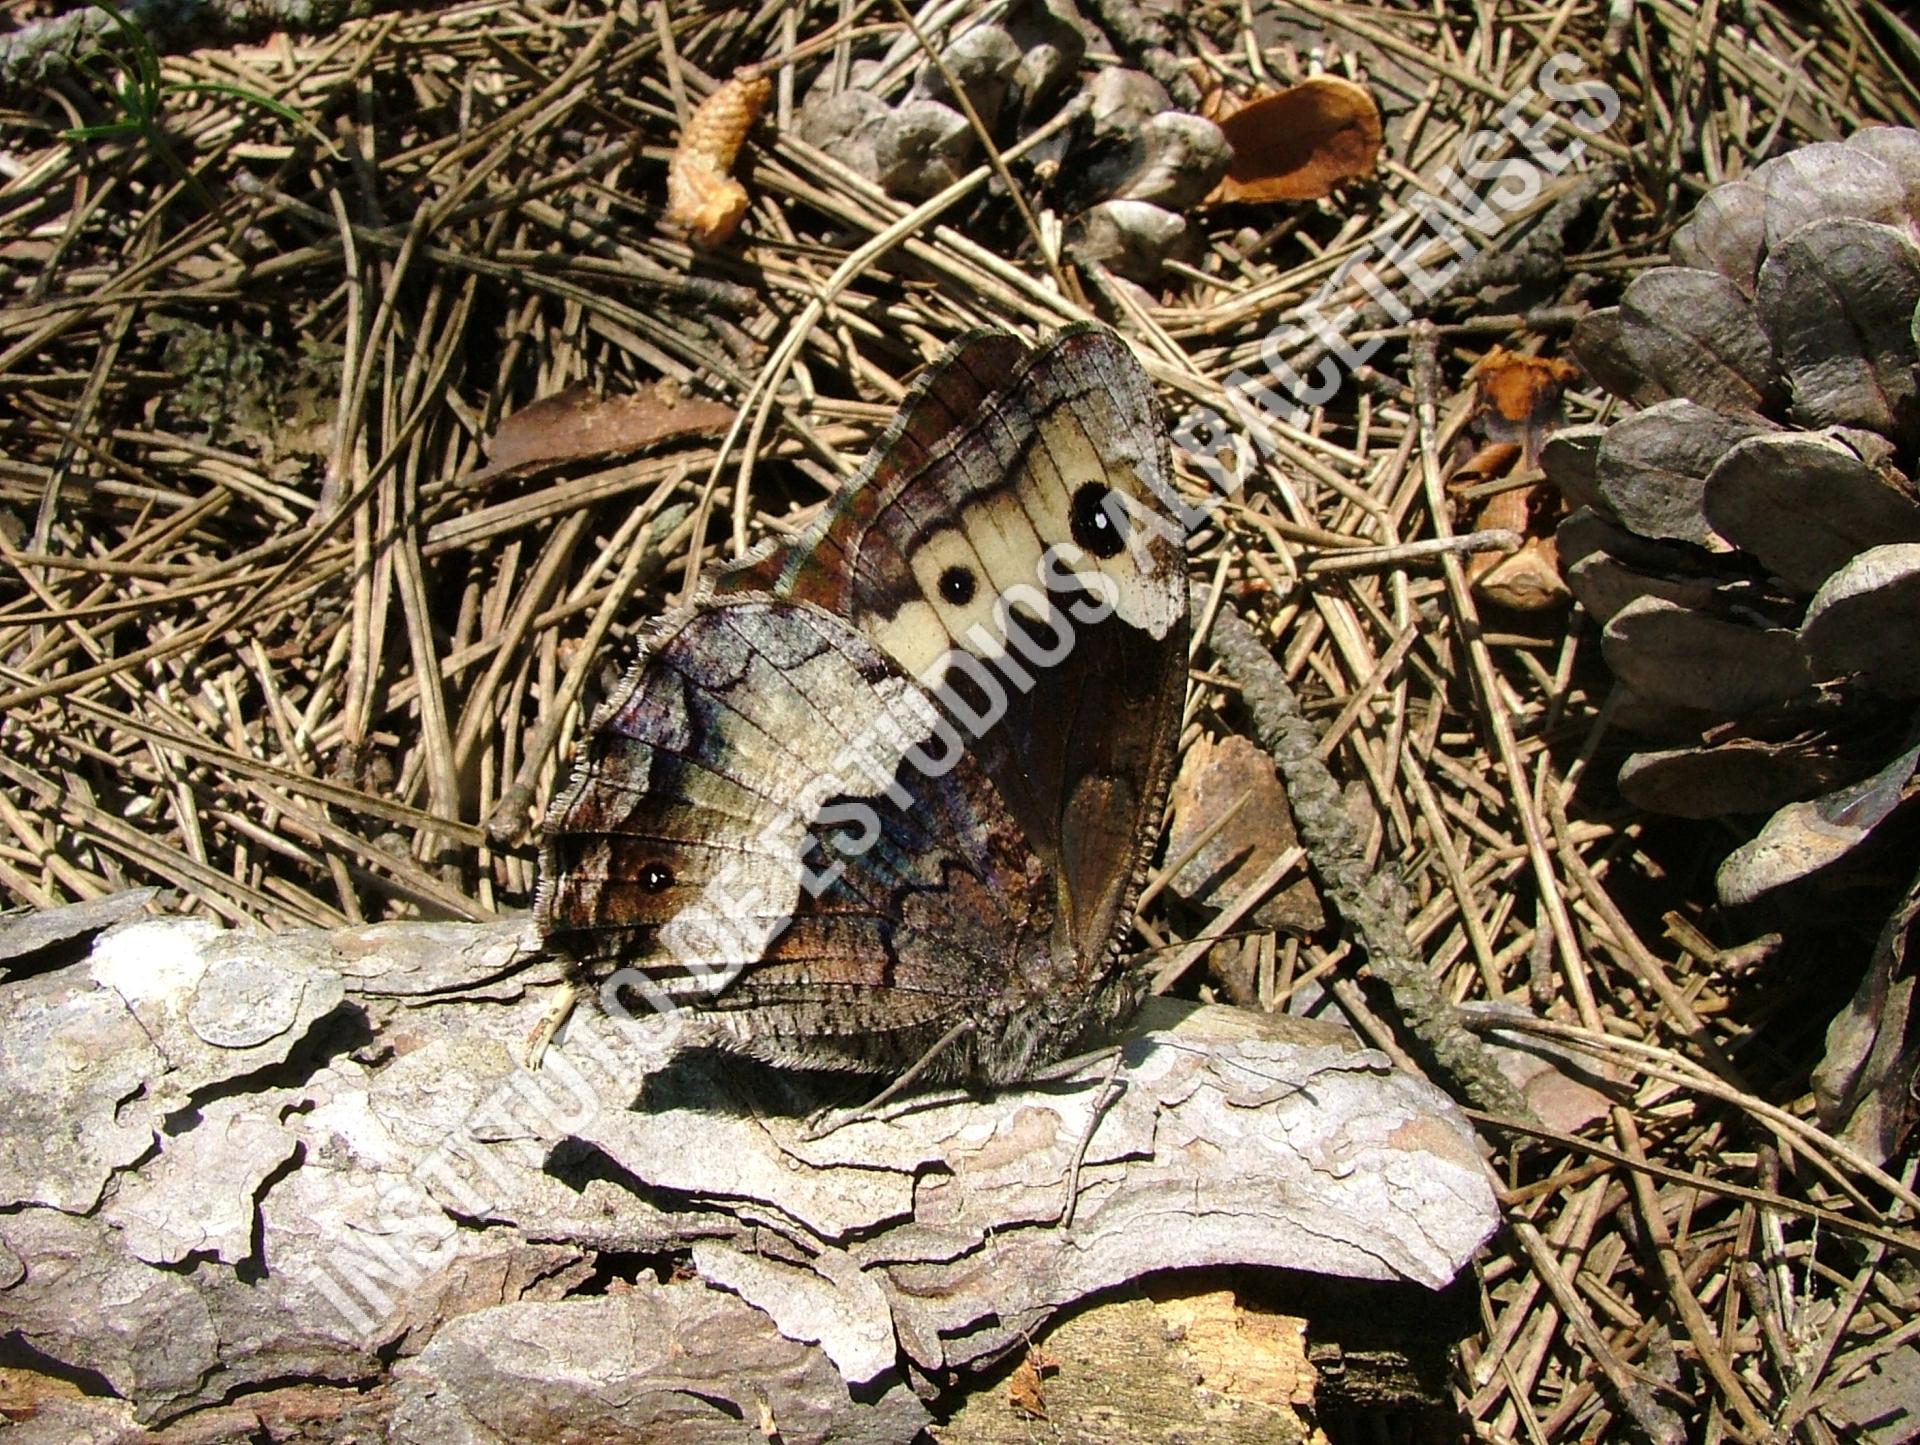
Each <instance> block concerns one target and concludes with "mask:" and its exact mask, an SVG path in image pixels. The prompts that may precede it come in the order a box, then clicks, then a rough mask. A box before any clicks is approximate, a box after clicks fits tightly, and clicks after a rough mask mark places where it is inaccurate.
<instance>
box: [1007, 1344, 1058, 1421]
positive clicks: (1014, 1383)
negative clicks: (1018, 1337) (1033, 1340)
mask: <svg viewBox="0 0 1920 1445" xmlns="http://www.w3.org/2000/svg"><path fill="white" fill-rule="evenodd" d="M1059 1368H1060V1364H1059V1362H1058V1361H1057V1360H1055V1359H1054V1358H1053V1357H1052V1356H1050V1355H1048V1354H1047V1353H1046V1352H1045V1351H1044V1350H1037V1349H1033V1348H1031V1347H1029V1349H1028V1350H1027V1356H1026V1358H1025V1359H1023V1360H1022V1361H1021V1362H1020V1363H1019V1364H1017V1365H1015V1366H1014V1367H1013V1373H1012V1374H1011V1375H1009V1376H1008V1377H1007V1403H1008V1404H1009V1405H1011V1406H1012V1407H1013V1408H1014V1409H1015V1410H1017V1411H1018V1412H1019V1413H1020V1414H1022V1415H1026V1416H1028V1417H1029V1418H1031V1419H1035V1420H1044V1419H1046V1418H1047V1396H1046V1391H1045V1390H1044V1389H1043V1388H1042V1386H1041V1383H1040V1382H1041V1380H1042V1379H1043V1378H1044V1377H1045V1376H1047V1375H1051V1374H1053V1373H1054V1372H1055V1371H1057V1370H1058V1369H1059Z"/></svg>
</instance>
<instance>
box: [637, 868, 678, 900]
mask: <svg viewBox="0 0 1920 1445" xmlns="http://www.w3.org/2000/svg"><path fill="white" fill-rule="evenodd" d="M640 886H641V887H642V888H644V889H646V890H647V892H649V893H664V892H666V891H667V889H669V888H671V887H673V870H672V869H671V868H669V867H667V865H666V864H664V863H649V864H647V866H646V867H644V868H642V869H641V870H640Z"/></svg>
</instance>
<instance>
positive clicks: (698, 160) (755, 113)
mask: <svg viewBox="0 0 1920 1445" xmlns="http://www.w3.org/2000/svg"><path fill="white" fill-rule="evenodd" d="M772 94H773V82H772V81H770V80H768V79H767V78H766V77H765V76H763V75H760V74H758V73H757V72H755V71H751V70H745V71H741V72H740V73H739V74H737V75H735V76H734V77H733V79H731V80H729V81H727V82H726V84H724V85H722V86H721V87H720V88H719V89H718V90H716V91H714V93H713V94H712V95H710V96H708V97H707V98H706V99H705V100H703V101H701V102H700V104H699V105H698V106H696V107H695V108H694V112H693V114H692V115H690V116H688V117H687V128H686V129H685V130H683V131H682V132H681V133H680V143H679V145H677V146H676V147H675V148H674V152H673V159H672V160H671V161H670V162H669V163H668V165H667V224H668V225H670V226H677V227H679V228H680V229H681V230H684V231H685V232H686V233H687V235H688V236H689V237H690V238H691V239H692V240H693V241H694V242H696V243H697V244H699V245H702V246H717V245H719V244H720V243H721V242H722V241H725V240H726V239H727V238H728V237H730V236H731V235H733V233H734V232H735V231H736V230H738V229H739V228H740V221H741V218H742V217H744V216H745V215H746V214H747V188H746V187H745V186H743V185H741V184H740V182H738V181H736V180H735V179H734V178H733V176H732V175H731V174H730V172H731V171H732V170H733V163H734V160H735V159H736V158H737V157H738V156H739V154H740V145H741V142H743V141H744V140H746V138H747V132H748V131H749V130H751V129H752V128H753V123H754V121H756V120H757V119H759V117H760V110H761V107H762V106H764V105H765V104H766V103H767V97H768V96H770V95H772Z"/></svg>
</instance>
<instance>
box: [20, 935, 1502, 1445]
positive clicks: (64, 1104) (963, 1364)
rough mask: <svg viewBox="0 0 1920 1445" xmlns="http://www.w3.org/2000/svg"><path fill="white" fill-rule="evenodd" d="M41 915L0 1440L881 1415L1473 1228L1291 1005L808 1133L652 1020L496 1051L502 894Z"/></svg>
mask: <svg viewBox="0 0 1920 1445" xmlns="http://www.w3.org/2000/svg"><path fill="white" fill-rule="evenodd" d="M94 907H95V908H96V910H97V907H98V906H97V905H94ZM9 926H16V927H20V928H27V927H32V928H36V929H37V930H38V932H37V934H36V935H35V938H34V941H33V944H32V950H31V951H28V950H22V949H18V948H15V949H10V948H9V947H8V944H7V930H8V928H9ZM87 926H90V927H98V926H99V919H98V917H95V918H92V919H90V920H89V921H88V925H87ZM61 931H62V930H61V929H60V928H59V927H58V926H50V925H49V923H48V921H47V920H45V919H41V920H39V921H38V922H37V923H34V922H28V923H19V924H15V923H14V921H12V920H0V973H5V974H7V975H8V976H6V977H5V979H4V981H3V982H0V1211H4V1212H0V1330H4V1331H12V1332H16V1337H17V1338H18V1339H19V1340H21V1341H23V1342H24V1345H25V1355H24V1359H20V1358H16V1359H14V1360H13V1361H11V1362H10V1363H15V1364H19V1363H25V1364H27V1365H28V1366H30V1367H31V1368H32V1369H33V1370H35V1371H37V1372H39V1375H40V1376H54V1377H63V1378H64V1380H65V1381H67V1382H68V1383H65V1384H60V1383H55V1382H53V1381H50V1380H47V1379H42V1380H41V1385H42V1386H44V1388H37V1389H32V1390H29V1391H28V1399H27V1401H26V1403H25V1404H22V1403H21V1389H20V1385H19V1381H20V1379H21V1378H22V1377H19V1376H15V1377H13V1379H14V1388H13V1389H12V1391H11V1394H12V1397H13V1398H12V1401H11V1405H10V1413H11V1414H12V1415H13V1416H14V1417H15V1418H16V1419H18V1420H19V1423H18V1424H17V1425H16V1426H15V1429H16V1431H17V1432H18V1433H17V1435H16V1437H15V1438H18V1439H22V1440H37V1439H44V1440H49V1441H52V1440H60V1441H66V1440H71V1439H83V1438H96V1439H103V1440H122V1439H125V1440H132V1439H140V1438H145V1436H144V1435H143V1433H142V1432H143V1431H144V1430H145V1429H148V1428H156V1429H159V1428H164V1429H167V1430H168V1431H169V1435H168V1436H164V1437H163V1438H176V1439H186V1438H191V1439H194V1440H196V1441H218V1440H227V1439H233V1440H243V1439H255V1438H261V1437H263V1436H264V1437H265V1438H270V1439H301V1438H311V1439H330V1438H339V1437H340V1436H341V1435H343V1434H345V1433H348V1432H350V1431H352V1430H360V1431H361V1432H362V1434H363V1436H365V1437H367V1438H373V1437H377V1436H381V1435H382V1434H384V1438H387V1439H391V1440H396V1441H422V1442H425V1441H436V1442H438V1441H455V1440H463V1441H464V1440H472V1441H479V1440H494V1439H506V1438H516V1439H517V1438H525V1439H545V1438H556V1437H559V1436H562V1435H564V1434H566V1432H568V1431H573V1432H577V1433H576V1435H574V1436H569V1438H588V1437H589V1436H591V1437H592V1438H595V1439H602V1440H641V1439H657V1438H664V1437H666V1436H667V1435H669V1434H670V1435H671V1438H674V1439H676V1440H683V1439H684V1440H746V1439H754V1440H760V1439H764V1438H766V1436H765V1435H764V1433H763V1430H765V1429H774V1430H777V1431H778V1432H779V1438H781V1439H784V1440H786V1441H789V1442H798V1441H804V1440H825V1439H829V1438H831V1439H835V1440H875V1441H883V1440H904V1439H909V1438H911V1437H912V1436H913V1434H914V1433H915V1432H916V1430H917V1429H918V1428H919V1427H920V1426H921V1425H922V1424H924V1423H925V1422H926V1421H927V1419H928V1418H929V1414H928V1409H927V1406H926V1404H925V1403H923V1399H922V1395H923V1394H929V1395H930V1394H931V1393H933V1392H934V1391H935V1390H936V1389H937V1388H940V1387H944V1386H946V1385H948V1384H949V1383H950V1382H951V1381H952V1380H955V1379H961V1378H965V1377H966V1376H967V1374H968V1372H971V1371H975V1370H978V1369H980V1368H983V1367H984V1366H986V1365H987V1364H989V1363H990V1362H992V1361H994V1360H996V1359H999V1358H1003V1357H1005V1356H1006V1355H1007V1354H1008V1353H1009V1352H1010V1351H1013V1350H1016V1349H1019V1348H1022V1347H1023V1344H1024V1341H1025V1339H1026V1338H1027V1337H1028V1336H1029V1335H1030V1334H1031V1333H1032V1332H1033V1331H1035V1330H1037V1329H1038V1328H1040V1327H1041V1326H1042V1325H1043V1324H1044V1323H1045V1322H1046V1321H1047V1320H1048V1319H1049V1318H1050V1317H1051V1316H1053V1315H1054V1314H1056V1313H1057V1312H1059V1311H1061V1310H1062V1309H1063V1308H1065V1307H1067V1306H1069V1305H1072V1304H1073V1303H1075V1302H1076V1301H1080V1300H1083V1299H1085V1298H1087V1297H1088V1296H1091V1295H1095V1294H1097V1293H1099V1292H1101V1291H1104V1290H1108V1289H1109V1288H1111V1287H1114V1286H1118V1285H1123V1284H1126V1283H1128V1282H1131V1281H1136V1280H1139V1279H1141V1278H1142V1277H1144V1276H1146V1275H1149V1274H1153V1273H1156V1272H1160V1271H1167V1270H1174V1269H1191V1268H1199V1267H1207V1266H1229V1267H1236V1268H1248V1267H1250V1268H1253V1269H1279V1268H1291V1269H1302V1270H1312V1271H1317V1272H1326V1273H1336V1274H1345V1275H1350V1276H1354V1277H1357V1278H1364V1279H1381V1280H1387V1279H1400V1280H1409V1281H1416V1282H1418V1283H1420V1284H1423V1285H1427V1286H1429V1287H1436V1286H1438V1285H1441V1284H1443V1283H1445V1282H1446V1281H1447V1280H1448V1279H1450V1278H1451V1277H1452V1276H1453V1274H1454V1273H1455V1271H1457V1270H1458V1269H1459V1268H1460V1266H1461V1264H1462V1263H1463V1262H1464V1261H1465V1260H1466V1258H1467V1257H1468V1256H1469V1255H1470V1254H1471V1252H1472V1251H1473V1250H1474V1248H1476V1247H1477V1246H1478V1244H1479V1243H1480V1242H1481V1241H1482V1240H1483V1239H1484V1238H1485V1237H1486V1235H1487V1234H1488V1233H1489V1232H1490V1231H1491V1229H1492V1228H1493V1226H1494V1223H1495V1213H1494V1206H1493V1199H1492V1195H1491V1192H1490V1189H1489V1186H1488V1183H1487V1179H1486V1176H1485V1173H1484V1170H1483V1167H1482V1164H1481V1160H1480V1156H1479V1154H1478V1152H1477V1149H1476V1146H1475V1143H1474V1140H1473V1137H1472V1135H1471V1133H1470V1132H1469V1130H1468V1129H1467V1128H1466V1126H1465V1125H1464V1123H1463V1122H1462V1121H1461V1120H1460V1118H1459V1117H1458V1116H1457V1115H1456V1114H1455V1113H1454V1112H1453V1110H1452V1108H1451V1106H1450V1105H1448V1103H1447V1102H1446V1101H1445V1099H1444V1098H1443V1097H1441V1096H1440V1095H1439V1094H1438V1093H1437V1092H1436V1091H1435V1090H1433V1089H1432V1088H1430V1087H1428V1086H1427V1085H1425V1084H1424V1083H1421V1082H1419V1081H1417V1080H1414V1079H1411V1078H1408V1077H1406V1076H1404V1075H1400V1074H1396V1073H1393V1072H1391V1071H1389V1070H1388V1069H1387V1068H1386V1067H1385V1065H1384V1061H1383V1060H1382V1059H1381V1058H1380V1057H1379V1056H1378V1055H1377V1054H1373V1053H1370V1052H1367V1051H1365V1050H1362V1049H1360V1048H1358V1047H1357V1046H1356V1045H1355V1044H1354V1042H1353V1041H1352V1040H1351V1038H1350V1037H1348V1036H1346V1035H1345V1034H1344V1033H1342V1032H1341V1031H1339V1030H1333V1029H1328V1028H1326V1027H1324V1026H1319V1025H1308V1024H1303V1023H1301V1022H1299V1021H1274V1022H1276V1027H1275V1028H1273V1029H1267V1028H1264V1027H1262V1024H1263V1021H1262V1020H1260V1019H1259V1018H1258V1016H1255V1015H1252V1014H1245V1013H1241V1012H1239V1011H1236V1010H1224V1009H1201V1010H1193V1009H1191V1007H1188V1008H1186V1009H1184V1010H1183V1009H1182V1008H1180V1007H1176V1006H1171V1005H1161V1006H1160V1009H1161V1010H1162V1011H1161V1012H1156V1013H1155V1014H1153V1015H1151V1016H1149V1017H1148V1018H1147V1019H1145V1020H1144V1021H1143V1022H1144V1023H1145V1024H1147V1025H1149V1026H1150V1028H1149V1031H1148V1032H1145V1033H1142V1034H1139V1035H1136V1036H1135V1037H1133V1038H1131V1039H1130V1040H1129V1041H1128V1042H1127V1043H1126V1045H1125V1048H1124V1051H1123V1053H1122V1055H1121V1057H1120V1061H1119V1064H1118V1067H1117V1071H1116V1072H1114V1074H1113V1078H1114V1084H1115V1088H1114V1089H1112V1090H1109V1089H1106V1088H1104V1087H1103V1085H1104V1082H1105V1080H1106V1078H1107V1076H1108V1072H1109V1071H1108V1067H1107V1064H1106V1063H1105V1062H1101V1061H1095V1062H1093V1063H1090V1064H1089V1065H1088V1066H1087V1067H1086V1068H1085V1069H1083V1070H1082V1071H1080V1072H1079V1073H1077V1074H1075V1075H1074V1076H1073V1077H1072V1078H1070V1079H1068V1080H1066V1081H1064V1082H1062V1083H1059V1084H1053V1085H1047V1086H1041V1087H1035V1088H1031V1089H1027V1090H1019V1091H1007V1092H1003V1093H1000V1094H997V1095H995V1096H992V1097H990V1098H959V1099H954V1098H938V1097H936V1098H921V1099H909V1100H904V1101H902V1102H901V1103H900V1104H898V1105H896V1106H895V1107H893V1108H892V1109H891V1110H889V1111H888V1112H887V1113H886V1114H885V1116H884V1117H881V1118H877V1119H870V1120H866V1121H862V1122H860V1123H856V1124H853V1125H850V1126H848V1127H845V1128H842V1129H839V1130H837V1131H836V1132H834V1133H832V1134H829V1135H827V1136H826V1137H824V1138H821V1139H817V1140H810V1139H808V1138H806V1137H805V1129H804V1123H803V1121H802V1120H801V1119H799V1118H797V1117H794V1116H792V1115H790V1114H783V1113H780V1112H777V1111H776V1102H775V1101H776V1098H778V1097H784V1096H785V1095H786V1094H787V1093H788V1092H790V1091H791V1090H792V1089H793V1088H795V1087H796V1086H795V1085H794V1084H793V1083H792V1082H791V1081H788V1080H783V1079H781V1078H778V1077H770V1076H763V1075H755V1076H752V1077H749V1076H747V1075H745V1074H743V1072H742V1070H741V1068H740V1066H739V1065H737V1064H733V1063H730V1062H728V1061H727V1060H724V1059H720V1058H716V1057H714V1056H710V1055H699V1054H686V1053H682V1054H680V1055H678V1056H677V1057H676V1056H675V1055H674V1052H673V1046H672V1042H673V1041H672V1032H673V1029H672V1024H671V1021H667V1020H658V1019H656V1020H648V1021H645V1022H644V1023H643V1024H636V1025H632V1026H616V1025H615V1024H613V1023H612V1022H611V1021H609V1020H607V1019H606V1018H605V1017H604V1016H602V1015H600V1014H598V1013H595V1012H591V1011H583V1012H582V1013H580V1014H578V1015H576V1017H575V1019H574V1020H573V1022H571V1023H570V1024H569V1025H568V1027H567V1029H566V1031H565V1032H564V1033H563V1034H562V1035H561V1036H560V1038H559V1039H558V1040H557V1041H556V1043H555V1045H554V1046H553V1047H552V1048H551V1049H550V1050H549V1051H548V1054H547V1057H546V1061H545V1063H544V1064H543V1066H542V1068H541V1070H540V1071H539V1072H538V1073H529V1072H528V1071H527V1070H526V1068H525V1067H524V1066H523V1065H522V1063H521V1058H522V1055H523V1052H524V1048H525V1042H526V1039H527V1037H528V1035H529V1034H530V1033H531V1032H532V1031H533V1029H534V1028H535V1026H536V1024H537V1023H538V1022H539V1020H540V1018H541V1017H542V1015H543V1014H544V1013H545V1012H546V1011H547V1010H548V1009H549V1008H550V1007H551V1005H552V1003H553V1000H554V998H555V996H556V994H557V991H558V988H559V986H560V980H559V977H558V973H557V970H556V969H555V967H554V965H553V964H552V963H551V962H550V961H547V960H544V959H541V958H539V957H538V956H536V955H534V954H533V953H532V952H531V950H530V948H529V946H528V940H527V938H526V934H525V925H524V923H519V922H515V923H509V924H501V925H492V926H480V927H476V926H468V925H459V926H454V925H435V924H411V925H386V926H380V927H373V928H365V929H358V930H351V931H343V932H339V933H332V934H328V933H318V932H314V933H298V934H281V935H278V936H266V935H251V934H243V933H230V932H225V931H222V930H221V929H219V928H217V927H215V926H213V925H211V924H208V923H205V922H202V921H199V920H190V919H151V918H143V919H137V920H133V921H130V922H127V923H123V924H120V925H119V926H117V927H116V928H114V929H112V930H110V931H108V932H107V933H105V934H104V935H102V936H101V937H100V938H99V939H98V940H97V941H96V942H95V943H94V945H93V947H92V949H91V952H90V953H89V954H88V955H87V956H86V957H84V958H80V959H78V960H77V961H72V962H62V960H61V959H60V958H59V957H57V956H55V957H51V958H50V957H49V955H48V954H47V952H46V948H47V946H48V943H47V940H48V938H49V937H54V938H55V939H56V944H55V946H56V947H59V946H64V947H67V948H69V949H73V948H76V947H77V946H78V944H77V943H76V942H69V943H67V944H65V945H60V944H58V943H57V936H58V935H59V934H60V933H61ZM50 962H51V963H54V964H57V965H59V966H54V967H50V968H49V967H47V965H48V964H49V963H50ZM35 968H42V969H45V970H46V971H43V972H37V973H36V972H34V971H33V970H34V969H35ZM1183 1013H1184V1014H1185V1015H1186V1016H1184V1017H1183V1016H1182V1015H1183ZM789 1102H790V1101H789ZM1082 1147H1084V1161H1083V1167H1082V1169H1081V1172H1080V1176H1079V1193H1078V1197H1077V1199H1076V1201H1075V1207H1074V1209H1073V1211H1072V1214H1071V1219H1070V1222H1066V1223H1063V1222H1062V1219H1063V1216H1064V1215H1065V1213H1066V1211H1065V1204H1066V1200H1067V1190H1068V1185H1069V1178H1070V1175H1071V1174H1072V1167H1073V1162H1074V1159H1075V1156H1076V1154H1077V1153H1078V1152H1079V1151H1080V1150H1081V1148H1082ZM0 1373H4V1372H0ZM76 1385H77V1386H78V1389H79V1391H80V1393H75V1390H74V1387H75V1386H76ZM0 1403H8V1402H7V1401H6V1400H4V1399H0ZM169 1422H173V1423H172V1424H171V1425H169Z"/></svg>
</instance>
